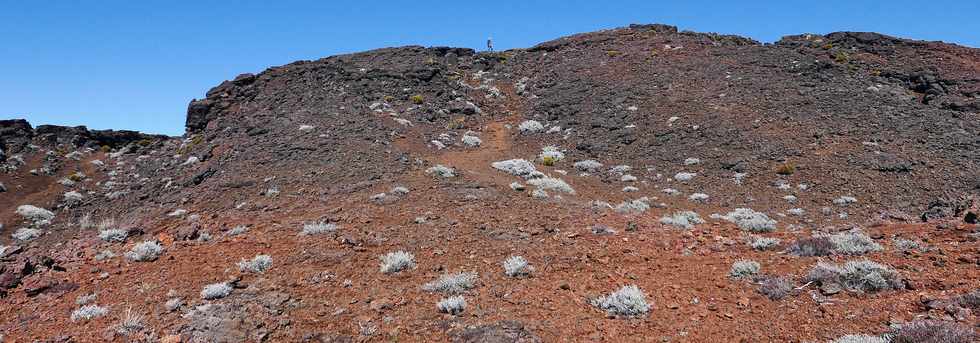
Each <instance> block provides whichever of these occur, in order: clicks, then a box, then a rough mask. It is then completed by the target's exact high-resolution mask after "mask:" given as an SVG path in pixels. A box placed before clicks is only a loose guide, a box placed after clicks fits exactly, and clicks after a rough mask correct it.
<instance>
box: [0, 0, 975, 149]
mask: <svg viewBox="0 0 980 343" xmlns="http://www.w3.org/2000/svg"><path fill="white" fill-rule="evenodd" d="M978 13H980V1H976V0H966V1H927V2H924V1H837V0H824V1H812V0H811V1H786V0H784V1H754V2H750V1H745V2H742V3H739V4H735V3H734V2H732V3H725V4H721V2H720V1H618V2H613V1H595V2H586V1H574V0H556V1H531V0H526V1H517V2H509V1H501V0H497V1H451V2H450V1H446V2H438V1H423V0H416V1H410V2H395V1H329V0H328V1H227V2H217V1H180V0H171V1H132V0H127V1H71V0H64V1H22V0H0V118H2V119H7V118H27V119H28V120H30V121H31V123H32V124H34V125H38V124H60V125H86V126H89V127H90V128H98V129H104V128H114V129H132V130H141V131H147V132H154V133H166V134H171V135H180V134H182V133H183V124H184V114H185V111H186V107H187V103H188V102H189V101H190V100H191V99H193V98H200V97H203V95H204V93H205V92H206V91H207V90H208V89H209V88H210V87H213V86H215V85H217V84H218V83H220V82H221V81H222V80H225V79H231V78H233V77H234V76H235V75H237V74H240V73H244V72H253V73H254V72H259V71H262V70H263V69H265V68H267V67H269V66H274V65H282V64H286V63H289V62H292V61H295V60H300V59H316V58H320V57H325V56H330V55H335V54H339V53H348V52H356V51H361V50H367V49H373V48H378V47H386V46H399V45H411V44H417V45H426V46H430V45H444V46H460V47H469V48H474V49H479V50H482V49H483V48H484V46H485V44H486V39H487V37H488V36H492V37H493V40H494V45H495V48H497V49H498V50H502V49H507V48H522V47H529V46H531V45H534V44H536V43H540V42H542V41H546V40H551V39H554V38H557V37H559V36H563V35H568V34H572V33H578V32H585V31H594V30H599V29H605V28H613V27H619V26H625V25H628V24H630V23H664V24H670V25H676V26H678V27H679V28H680V29H682V30H685V29H686V30H694V31H702V32H719V33H729V34H739V35H743V36H748V37H751V38H754V39H757V40H760V41H764V42H772V41H775V40H778V39H779V37H781V36H784V35H789V34H797V33H828V32H833V31H876V32H882V33H886V34H891V35H896V36H901V37H908V38H915V39H923V40H943V41H947V42H954V43H958V44H961V45H967V46H972V47H980V20H977V16H978Z"/></svg>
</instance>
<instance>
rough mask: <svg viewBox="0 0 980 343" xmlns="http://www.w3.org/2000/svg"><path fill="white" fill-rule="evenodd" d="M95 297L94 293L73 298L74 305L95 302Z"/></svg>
mask: <svg viewBox="0 0 980 343" xmlns="http://www.w3.org/2000/svg"><path fill="white" fill-rule="evenodd" d="M97 297H98V295H97V294H95V293H90V294H82V295H79V296H78V297H77V298H75V305H78V306H82V305H88V304H89V303H92V302H93V301H95V299H96V298H97Z"/></svg>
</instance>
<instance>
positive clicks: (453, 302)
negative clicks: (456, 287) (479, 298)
mask: <svg viewBox="0 0 980 343" xmlns="http://www.w3.org/2000/svg"><path fill="white" fill-rule="evenodd" d="M436 307H437V308H438V309H439V312H442V313H448V314H451V315H457V314H460V313H463V311H464V310H466V299H464V298H463V296H462V295H456V296H451V297H448V298H443V299H442V300H439V303H438V304H436Z"/></svg>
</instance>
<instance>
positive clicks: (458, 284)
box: [422, 272, 477, 294]
mask: <svg viewBox="0 0 980 343" xmlns="http://www.w3.org/2000/svg"><path fill="white" fill-rule="evenodd" d="M476 279H477V274H476V273H473V272H459V273H453V274H443V275H442V276H440V277H439V278H438V279H436V280H434V281H432V282H429V283H426V284H425V285H422V289H423V290H425V291H428V292H440V293H444V294H460V293H463V291H466V290H467V289H470V288H473V287H475V286H476Z"/></svg>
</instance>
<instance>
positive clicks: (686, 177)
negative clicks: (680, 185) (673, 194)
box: [674, 172, 698, 182]
mask: <svg viewBox="0 0 980 343" xmlns="http://www.w3.org/2000/svg"><path fill="white" fill-rule="evenodd" d="M697 175H698V174H696V173H685V172H682V173H677V174H674V180H677V181H681V182H685V181H691V179H693V178H694V177H695V176H697Z"/></svg>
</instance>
